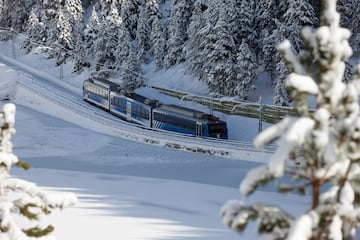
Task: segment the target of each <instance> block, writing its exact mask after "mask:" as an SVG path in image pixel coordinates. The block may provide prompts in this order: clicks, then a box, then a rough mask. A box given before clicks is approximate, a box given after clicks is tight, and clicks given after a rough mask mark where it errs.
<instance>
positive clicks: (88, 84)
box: [83, 78, 120, 110]
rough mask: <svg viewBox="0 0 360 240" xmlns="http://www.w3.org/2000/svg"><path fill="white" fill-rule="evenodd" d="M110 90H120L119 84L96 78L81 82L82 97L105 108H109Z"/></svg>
mask: <svg viewBox="0 0 360 240" xmlns="http://www.w3.org/2000/svg"><path fill="white" fill-rule="evenodd" d="M112 91H120V85H118V84H116V83H113V82H110V81H107V80H105V79H98V78H90V79H88V80H85V81H84V82H83V99H84V100H85V101H87V102H90V103H92V104H94V105H96V106H98V107H101V108H103V109H105V110H110V92H112Z"/></svg>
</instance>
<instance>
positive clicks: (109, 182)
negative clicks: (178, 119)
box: [0, 43, 309, 240]
mask: <svg viewBox="0 0 360 240" xmlns="http://www.w3.org/2000/svg"><path fill="white" fill-rule="evenodd" d="M9 46H10V43H1V45H0V49H1V50H2V52H1V53H2V55H1V56H2V57H1V58H0V73H1V80H0V89H1V90H0V96H1V97H2V96H6V95H8V96H9V97H10V99H11V100H10V101H11V102H14V103H15V104H16V105H17V114H16V125H15V127H16V130H17V132H16V134H15V136H14V137H13V139H12V140H13V144H14V153H15V154H16V155H17V156H18V157H19V158H20V159H21V160H23V161H25V162H28V163H30V164H31V166H32V169H30V170H29V171H26V172H25V171H23V170H20V169H16V168H14V169H13V171H12V174H13V175H15V176H17V177H19V178H22V179H26V180H30V181H33V182H35V183H36V184H37V185H39V186H43V187H45V188H46V189H49V190H50V191H57V192H58V191H60V192H72V193H75V194H76V196H77V197H78V199H79V202H78V204H77V205H75V206H74V207H71V208H68V209H64V210H63V211H56V212H54V213H53V214H51V215H50V216H49V217H47V218H46V219H44V222H45V223H49V224H53V225H54V226H55V232H54V233H53V234H51V236H49V237H47V238H46V239H57V240H61V239H67V240H72V239H74V240H75V239H84V240H98V239H109V240H118V239H125V240H136V239H147V240H149V239H151V240H155V239H167V240H170V239H171V240H186V239H199V240H201V239H204V240H205V239H206V240H225V239H227V240H231V239H234V240H235V239H256V238H258V236H257V234H256V228H255V225H253V226H252V227H250V228H249V229H248V230H247V231H246V232H245V233H244V234H242V235H238V234H237V233H235V232H233V231H232V230H229V229H226V228H225V227H224V226H223V224H222V221H221V218H220V216H219V212H220V208H221V207H222V206H223V204H224V203H225V202H226V201H228V200H232V199H239V198H241V199H242V196H241V195H240V193H239V184H240V182H241V180H242V179H243V177H244V175H245V174H246V172H247V171H248V170H250V169H252V168H254V167H255V166H258V165H259V164H260V163H261V162H265V161H267V159H268V156H269V154H264V153H261V152H254V151H253V148H252V147H249V150H248V151H247V150H246V149H245V150H243V151H241V153H242V154H239V155H236V154H234V155H232V156H231V157H221V156H220V155H215V156H211V155H208V154H200V153H193V152H188V151H181V150H176V149H170V148H165V147H162V146H160V145H159V144H157V145H156V144H155V145H154V144H148V143H144V141H138V140H136V139H134V138H132V137H126V136H125V135H124V134H123V135H122V136H118V135H117V134H114V131H111V130H109V126H108V125H107V124H104V123H99V122H97V121H95V120H94V118H93V117H89V119H86V118H85V117H84V116H82V117H79V114H78V113H76V111H77V110H79V108H77V107H75V106H73V105H72V104H73V103H74V99H78V102H79V104H85V105H86V103H83V102H82V99H81V82H82V80H84V79H85V78H86V74H87V73H83V74H82V75H80V76H77V75H76V76H75V75H72V74H71V69H70V67H69V66H68V65H65V66H64V79H63V80H62V81H59V80H58V71H59V68H55V67H53V66H54V64H53V62H51V61H49V60H45V59H44V58H43V57H42V56H41V55H34V54H30V55H24V54H23V53H21V51H19V50H16V51H17V52H16V59H9V56H10V54H9V52H10V47H9ZM15 66H17V67H16V68H15ZM146 71H147V76H151V79H152V81H153V82H152V84H154V85H155V84H159V85H163V86H164V85H165V84H164V82H165V81H166V78H168V77H169V76H174V75H175V76H178V78H184V79H183V81H184V83H183V84H180V85H179V84H178V85H176V86H177V87H178V88H179V90H185V91H188V90H189V89H186V88H188V87H189V84H190V85H191V84H194V83H192V80H191V79H190V78H189V77H186V76H185V75H181V74H179V72H182V69H181V68H178V69H174V71H175V72H174V74H171V73H165V72H155V71H154V70H153V69H152V68H151V66H150V67H149V66H148V67H147V69H146ZM24 73H26V77H25V78H27V79H29V77H31V78H33V80H34V82H33V83H34V84H40V85H41V83H42V82H44V81H47V82H48V83H49V85H47V86H48V87H49V88H57V87H59V88H62V89H67V94H68V95H66V96H67V97H71V98H72V100H71V101H70V100H69V102H68V103H69V104H68V105H66V106H65V105H61V104H58V103H54V101H49V99H48V98H47V97H44V95H42V94H40V93H39V94H36V93H34V91H29V89H27V88H26V87H24V84H18V83H17V82H16V80H19V81H20V82H21V81H23V79H24V76H22V74H24ZM21 79H22V80H21ZM156 79H157V80H156ZM175 80H176V79H171V80H169V81H175ZM177 80H178V79H177ZM186 81H188V82H186ZM166 84H170V85H171V83H166ZM194 85H196V86H197V87H196V90H194V91H195V92H196V93H205V94H206V91H205V90H204V89H202V87H201V84H200V83H196V84H194ZM42 86H43V85H42ZM44 87H46V86H44ZM43 91H47V89H46V88H43ZM140 91H143V92H144V93H146V94H149V95H151V94H152V95H155V96H156V97H158V98H160V99H161V100H163V101H169V102H170V101H177V100H175V99H171V98H168V97H165V96H161V95H158V93H156V92H153V91H150V90H148V89H142V90H140ZM259 92H264V91H259ZM55 93H56V94H59V93H61V91H58V92H55ZM66 101H67V100H66ZM2 104H4V103H2ZM180 104H186V105H187V106H191V107H195V108H200V109H202V107H201V106H198V105H194V104H190V103H180ZM86 106H87V107H88V108H87V109H93V114H94V115H100V117H101V118H106V117H105V116H107V115H106V114H107V113H99V112H100V110H98V109H95V107H93V106H91V105H86ZM74 111H75V112H74ZM86 111H88V110H86ZM103 114H105V116H103ZM216 114H219V115H220V117H221V118H223V119H225V120H226V121H227V122H228V124H229V130H230V138H231V139H234V140H237V141H244V142H245V143H247V144H249V146H250V145H252V143H251V141H252V139H253V138H254V137H255V135H256V133H257V130H258V129H257V127H258V122H257V120H249V119H246V118H241V117H232V116H226V115H223V114H220V113H216ZM109 119H110V120H111V119H113V118H112V116H110V115H109ZM129 129H131V127H130V126H129ZM145 131H146V130H142V133H137V134H138V136H140V135H141V134H143V135H147V134H148V133H146V132H145ZM130 132H131V131H130ZM162 136H166V135H162ZM157 137H159V138H161V136H157ZM165 139H166V140H169V139H170V137H169V139H168V138H167V137H165ZM179 139H180V138H179ZM181 141H182V140H181ZM186 141H187V140H186ZM190 142H191V144H192V145H193V146H196V145H197V144H200V143H201V140H199V141H197V140H196V139H195V140H193V141H190ZM242 200H244V201H246V202H253V201H264V200H266V203H274V204H280V205H281V206H282V207H283V208H285V209H288V210H291V212H292V213H293V214H300V213H302V212H303V211H304V210H305V209H306V207H307V206H308V204H309V198H307V197H305V198H300V197H298V196H296V195H288V196H285V197H284V196H283V195H280V194H278V193H276V191H275V187H274V186H267V187H264V188H262V189H261V191H258V192H257V193H256V194H254V195H253V196H251V197H249V198H247V199H242Z"/></svg>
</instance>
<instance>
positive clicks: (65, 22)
mask: <svg viewBox="0 0 360 240" xmlns="http://www.w3.org/2000/svg"><path fill="white" fill-rule="evenodd" d="M56 28H57V30H58V33H57V35H58V39H57V41H56V43H55V44H53V45H52V47H53V52H54V57H55V60H56V65H58V66H59V65H61V64H64V63H65V62H66V59H67V58H68V57H70V56H71V51H72V50H73V49H74V42H73V39H72V36H71V25H70V22H69V19H68V18H67V17H66V15H65V14H64V12H63V11H61V10H60V11H59V12H58V20H57V23H56Z"/></svg>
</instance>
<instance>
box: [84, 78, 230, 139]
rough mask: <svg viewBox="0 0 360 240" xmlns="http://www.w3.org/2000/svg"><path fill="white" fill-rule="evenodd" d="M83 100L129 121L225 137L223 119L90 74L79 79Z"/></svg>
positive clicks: (159, 127) (148, 126)
mask: <svg viewBox="0 0 360 240" xmlns="http://www.w3.org/2000/svg"><path fill="white" fill-rule="evenodd" d="M83 100H84V101H86V102H88V103H91V104H93V105H95V106H97V107H99V108H102V109H104V110H106V111H108V112H110V113H111V114H113V115H115V116H117V117H119V118H121V119H123V120H125V121H128V122H131V123H135V124H138V125H141V126H144V127H147V128H152V129H161V130H166V131H171V132H177V133H182V134H188V135H191V136H197V137H209V138H219V139H228V130H227V125H226V122H225V121H222V120H220V119H219V118H218V117H216V116H214V115H212V114H207V113H204V112H201V111H197V110H193V109H190V108H185V107H182V106H178V105H174V104H163V103H162V102H160V101H159V100H156V99H150V98H147V97H145V96H142V95H140V94H137V93H135V92H134V91H131V90H128V89H126V88H124V87H122V86H121V84H119V83H116V82H114V81H110V80H107V79H103V78H98V77H91V78H89V79H86V80H84V81H83Z"/></svg>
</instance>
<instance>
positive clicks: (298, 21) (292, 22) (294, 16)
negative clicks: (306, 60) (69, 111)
mask: <svg viewBox="0 0 360 240" xmlns="http://www.w3.org/2000/svg"><path fill="white" fill-rule="evenodd" d="M283 22H284V24H285V26H287V28H288V29H287V31H286V33H287V34H286V38H287V39H289V41H290V42H291V43H292V46H293V48H294V49H295V51H299V50H300V49H301V48H302V45H303V44H302V42H301V40H300V31H301V29H302V28H303V27H305V26H315V25H316V17H315V11H314V8H313V7H312V6H311V5H310V4H309V2H308V0H298V1H290V2H289V6H288V8H287V10H286V12H285V14H284V16H283Z"/></svg>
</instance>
